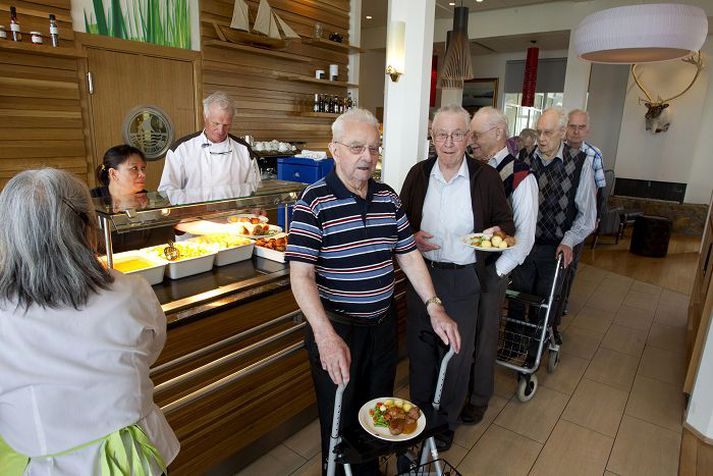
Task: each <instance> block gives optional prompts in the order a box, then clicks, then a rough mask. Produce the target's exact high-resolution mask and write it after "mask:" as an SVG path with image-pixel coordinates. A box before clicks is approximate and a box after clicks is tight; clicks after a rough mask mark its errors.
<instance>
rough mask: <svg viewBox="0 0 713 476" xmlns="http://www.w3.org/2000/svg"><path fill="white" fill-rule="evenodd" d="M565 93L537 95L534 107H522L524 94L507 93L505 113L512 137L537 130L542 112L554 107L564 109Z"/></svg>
mask: <svg viewBox="0 0 713 476" xmlns="http://www.w3.org/2000/svg"><path fill="white" fill-rule="evenodd" d="M562 96H563V93H554V92H548V93H535V103H534V107H523V106H520V103H521V102H522V93H506V94H505V100H504V104H503V105H504V107H503V109H504V111H505V115H506V116H507V118H508V124H509V127H510V131H509V132H510V136H515V135H518V134H520V131H521V130H523V129H526V128H530V129H535V127H536V125H537V119H538V118H539V117H540V114H542V111H543V110H545V109H547V108H548V107H552V106H559V107H562Z"/></svg>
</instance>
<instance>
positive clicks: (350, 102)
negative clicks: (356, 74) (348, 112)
mask: <svg viewBox="0 0 713 476" xmlns="http://www.w3.org/2000/svg"><path fill="white" fill-rule="evenodd" d="M353 108H354V101H353V100H352V92H351V91H348V92H347V109H353Z"/></svg>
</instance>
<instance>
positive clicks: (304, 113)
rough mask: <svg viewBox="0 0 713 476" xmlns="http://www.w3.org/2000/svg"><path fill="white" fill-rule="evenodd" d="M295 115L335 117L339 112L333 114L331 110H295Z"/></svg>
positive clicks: (323, 117) (321, 117) (322, 117)
mask: <svg viewBox="0 0 713 476" xmlns="http://www.w3.org/2000/svg"><path fill="white" fill-rule="evenodd" d="M294 115H295V116H303V117H318V118H320V119H336V118H338V117H339V116H340V115H341V114H334V113H331V112H312V111H301V112H296V113H294Z"/></svg>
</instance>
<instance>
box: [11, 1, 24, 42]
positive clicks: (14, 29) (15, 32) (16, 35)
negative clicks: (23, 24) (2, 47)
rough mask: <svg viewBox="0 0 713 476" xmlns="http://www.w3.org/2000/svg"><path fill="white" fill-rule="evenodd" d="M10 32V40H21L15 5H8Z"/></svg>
mask: <svg viewBox="0 0 713 476" xmlns="http://www.w3.org/2000/svg"><path fill="white" fill-rule="evenodd" d="M10 32H11V34H12V41H22V34H21V33H20V23H18V21H17V10H15V7H10Z"/></svg>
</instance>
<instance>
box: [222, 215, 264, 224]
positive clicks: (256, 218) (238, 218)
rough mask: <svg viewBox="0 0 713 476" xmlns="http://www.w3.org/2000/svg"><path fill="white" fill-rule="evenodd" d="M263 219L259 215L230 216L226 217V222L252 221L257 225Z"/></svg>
mask: <svg viewBox="0 0 713 476" xmlns="http://www.w3.org/2000/svg"><path fill="white" fill-rule="evenodd" d="M263 221H265V220H264V219H261V218H260V217H259V216H252V217H250V216H232V217H228V223H252V224H253V225H259V224H260V223H262V222H263Z"/></svg>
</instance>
